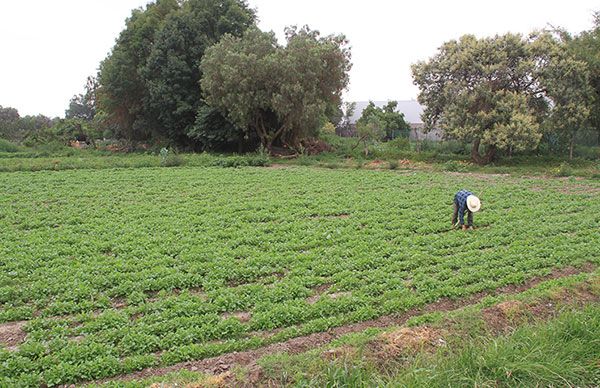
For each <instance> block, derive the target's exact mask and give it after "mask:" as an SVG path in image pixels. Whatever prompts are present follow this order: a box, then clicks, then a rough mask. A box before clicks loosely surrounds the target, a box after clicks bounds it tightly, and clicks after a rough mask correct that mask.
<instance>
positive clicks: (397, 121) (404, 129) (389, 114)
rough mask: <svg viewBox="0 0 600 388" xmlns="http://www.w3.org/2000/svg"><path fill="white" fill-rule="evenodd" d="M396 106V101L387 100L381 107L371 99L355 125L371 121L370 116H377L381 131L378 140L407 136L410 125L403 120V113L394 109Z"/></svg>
mask: <svg viewBox="0 0 600 388" xmlns="http://www.w3.org/2000/svg"><path fill="white" fill-rule="evenodd" d="M397 107H398V102H397V101H389V102H388V103H387V104H386V105H385V106H383V107H381V108H379V107H377V106H376V105H375V103H374V102H373V101H369V105H367V107H366V108H365V109H364V110H363V111H362V114H361V117H360V119H358V123H357V125H361V124H366V123H367V122H369V121H371V122H373V120H372V118H377V122H378V123H379V124H378V125H379V126H380V127H381V130H382V131H383V132H382V139H380V140H392V139H395V138H396V137H399V136H403V137H408V134H409V132H410V125H409V124H408V123H407V122H406V120H404V114H403V113H402V112H398V111H396V109H397Z"/></svg>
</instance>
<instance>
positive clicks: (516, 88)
mask: <svg viewBox="0 0 600 388" xmlns="http://www.w3.org/2000/svg"><path fill="white" fill-rule="evenodd" d="M412 71H413V77H414V82H415V84H416V85H417V86H418V87H419V89H420V94H419V102H421V103H422V104H423V105H425V111H424V114H423V118H424V122H425V125H426V128H427V129H431V128H433V127H435V126H438V127H439V128H441V129H442V130H443V131H444V133H445V135H446V136H447V137H451V138H455V139H459V140H462V141H469V142H472V152H471V156H472V159H473V160H474V161H475V162H477V163H481V164H485V163H489V162H490V161H492V160H493V159H494V157H495V155H496V152H497V151H498V150H514V151H519V150H526V149H532V148H535V147H536V146H537V145H538V143H539V141H540V139H541V137H542V130H543V128H558V127H565V128H569V130H574V129H577V128H581V127H582V126H584V125H585V121H586V120H587V116H588V113H589V108H588V104H589V86H588V84H587V72H586V66H585V64H583V63H582V62H581V61H577V60H576V59H574V58H573V56H571V55H569V53H568V52H567V50H566V49H565V46H564V42H562V41H561V40H560V39H559V38H558V37H557V36H555V35H552V34H550V33H539V34H535V35H531V36H529V37H527V38H524V37H523V36H521V35H519V34H506V35H502V36H495V37H490V38H483V39H478V38H476V37H475V36H472V35H465V36H463V37H461V38H460V39H459V40H452V41H449V42H446V43H444V44H443V45H442V47H441V48H440V49H439V52H438V53H437V54H436V55H435V56H434V57H433V58H431V59H430V60H429V61H426V62H419V63H417V64H415V65H413V67H412ZM549 123H553V125H549ZM480 146H485V148H486V152H485V154H484V155H482V154H481V153H480Z"/></svg>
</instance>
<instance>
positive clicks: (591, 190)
mask: <svg viewBox="0 0 600 388" xmlns="http://www.w3.org/2000/svg"><path fill="white" fill-rule="evenodd" d="M558 191H559V192H561V193H563V194H600V187H594V186H588V185H583V184H572V185H568V186H565V187H562V188H561V189H559V190H558Z"/></svg>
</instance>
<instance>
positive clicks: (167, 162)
mask: <svg viewBox="0 0 600 388" xmlns="http://www.w3.org/2000/svg"><path fill="white" fill-rule="evenodd" d="M159 155H160V165H161V166H163V167H176V166H181V165H182V164H183V163H184V160H183V158H182V157H181V156H179V155H178V154H177V153H175V152H174V151H173V150H171V149H167V148H162V149H161V150H160V154H159Z"/></svg>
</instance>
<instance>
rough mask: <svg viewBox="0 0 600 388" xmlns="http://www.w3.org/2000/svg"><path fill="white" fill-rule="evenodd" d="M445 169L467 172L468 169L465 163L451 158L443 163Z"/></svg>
mask: <svg viewBox="0 0 600 388" xmlns="http://www.w3.org/2000/svg"><path fill="white" fill-rule="evenodd" d="M442 168H443V169H444V171H453V172H465V171H466V170H467V168H466V166H465V165H464V164H461V163H460V162H457V161H455V160H449V161H447V162H446V163H444V164H443V165H442Z"/></svg>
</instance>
